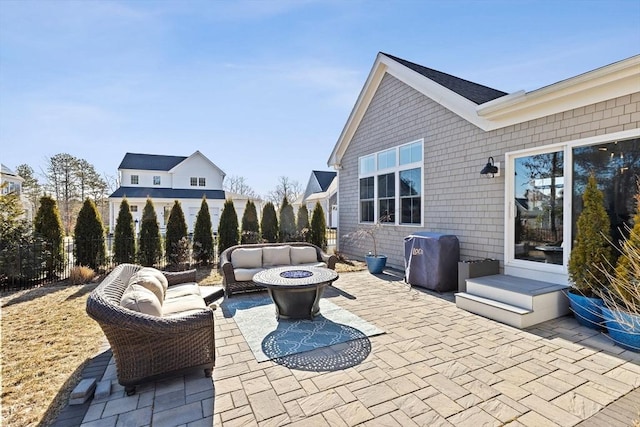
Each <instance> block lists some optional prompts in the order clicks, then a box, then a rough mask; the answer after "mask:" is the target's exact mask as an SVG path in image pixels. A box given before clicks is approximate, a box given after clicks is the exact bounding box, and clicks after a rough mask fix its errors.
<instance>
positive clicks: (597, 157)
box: [328, 53, 640, 325]
mask: <svg viewBox="0 0 640 427" xmlns="http://www.w3.org/2000/svg"><path fill="white" fill-rule="evenodd" d="M487 163H492V164H493V166H496V167H497V173H488V174H483V175H481V173H480V172H481V170H483V169H484V167H485V166H486V165H487ZM328 165H329V166H332V167H334V169H335V170H336V171H337V173H338V204H339V206H340V209H339V220H338V224H339V225H338V235H339V236H340V241H339V247H338V249H339V250H340V251H341V252H343V253H345V254H347V255H351V256H355V257H360V258H362V257H363V256H364V254H365V253H366V252H367V251H369V250H370V249H371V248H370V244H367V243H366V242H361V241H360V242H356V241H353V240H349V239H344V238H343V236H345V235H347V234H349V233H351V232H353V231H354V230H356V229H357V228H359V227H362V226H369V225H371V224H374V223H376V222H378V221H382V223H383V225H382V227H381V230H380V233H379V236H378V239H377V240H378V241H377V243H378V252H380V253H384V254H386V255H387V256H388V257H389V258H388V264H390V265H391V266H393V267H397V268H400V269H404V262H405V260H404V245H403V239H404V237H405V236H407V235H411V234H414V233H415V232H421V231H427V232H436V233H443V234H448V235H455V236H457V238H458V240H459V242H460V258H461V259H463V260H470V259H483V258H492V259H497V260H499V262H500V269H501V272H502V273H504V275H503V276H501V277H502V278H503V279H501V280H503V281H504V282H506V285H505V286H507V287H508V286H512V287H516V288H518V287H520V288H522V285H521V284H522V283H523V282H521V281H519V280H517V279H522V278H524V279H527V280H529V281H530V280H532V279H536V280H538V281H543V282H544V283H547V284H552V285H558V286H566V285H567V284H568V272H567V264H568V260H569V254H570V252H571V247H572V242H573V241H574V240H575V233H576V222H577V217H578V215H579V214H580V212H581V210H582V198H581V196H582V193H583V190H584V188H585V185H586V181H587V178H588V176H589V174H590V173H592V172H593V173H594V174H595V175H596V179H597V181H598V186H599V188H600V189H601V190H602V191H603V192H604V195H605V204H606V209H607V211H608V213H609V216H610V218H611V223H612V230H611V231H612V234H613V236H614V238H615V237H617V236H619V234H618V230H620V229H623V227H622V226H623V225H624V224H629V223H630V220H631V218H632V215H633V206H634V205H633V196H634V194H635V191H636V184H635V182H636V180H637V179H638V178H639V177H640V55H638V56H634V57H631V58H628V59H625V60H622V61H619V62H616V63H613V64H610V65H606V66H604V67H602V68H598V69H596V70H593V71H589V72H586V73H584V74H581V75H578V76H575V77H571V78H568V79H566V80H563V81H560V82H558V83H554V84H552V85H549V86H546V87H543V88H540V89H537V90H534V91H531V92H525V91H519V92H515V93H510V94H508V93H506V92H503V91H500V90H496V89H493V88H489V87H486V86H483V85H480V84H477V83H473V82H470V81H467V80H464V79H461V78H458V77H455V76H451V75H449V74H446V73H442V72H440V71H436V70H433V69H430V68H427V67H424V66H421V65H418V64H415V63H413V62H410V61H407V60H404V59H401V58H398V57H395V56H393V55H389V54H385V53H379V54H378V55H377V57H376V59H375V62H374V64H373V67H372V69H371V71H370V73H369V76H368V78H367V80H366V82H365V84H364V87H363V89H362V91H361V92H360V95H359V97H358V99H357V101H356V104H355V106H354V108H353V110H352V111H351V114H350V115H349V117H348V119H347V122H346V124H345V126H344V128H343V130H342V133H341V135H340V137H339V139H338V141H337V143H336V144H335V147H334V149H333V151H332V153H331V156H330V158H329V160H328ZM514 278H515V279H514ZM494 290H495V289H489V292H488V293H487V294H484V295H479V294H478V295H475V297H476V298H475V299H476V301H479V300H481V299H483V300H492V299H495V300H496V301H497V302H498V303H500V302H501V301H500V299H499V298H498V297H496V295H495V293H494V294H492V292H493V291H494ZM516 291H522V292H524V293H526V291H524V290H523V289H516ZM529 296H531V295H529ZM472 297H474V296H473V295H472ZM502 303H504V304H503V306H502V308H501V309H502V310H503V311H505V310H506V309H505V308H504V307H506V306H514V305H519V303H518V304H515V303H512V302H511V303H509V302H505V301H502ZM487 304H489V305H490V304H491V303H490V302H489V303H487ZM494 305H495V306H499V305H500V304H494ZM524 305H525V304H524V303H522V305H521V306H520V307H519V309H522V306H524ZM547 307H548V306H545V309H546V308H547ZM516 308H518V307H516ZM531 310H533V309H531V308H526V310H524V312H526V313H528V312H529V311H531ZM481 311H482V310H481V309H478V310H477V311H476V312H479V313H480V312H481ZM520 311H522V310H520ZM561 312H562V310H559V311H557V312H556V314H562V313H561ZM526 313H525V314H524V315H523V316H527V315H528V314H526ZM481 314H485V313H484V312H482V313H481ZM485 315H486V314H485ZM501 320H503V319H501ZM503 321H504V320H503ZM535 321H538V320H535ZM525 323H528V324H531V323H530V322H529V321H526V322H525ZM512 324H514V325H516V324H518V323H517V322H513V323H512ZM522 324H523V323H520V324H519V325H522Z"/></svg>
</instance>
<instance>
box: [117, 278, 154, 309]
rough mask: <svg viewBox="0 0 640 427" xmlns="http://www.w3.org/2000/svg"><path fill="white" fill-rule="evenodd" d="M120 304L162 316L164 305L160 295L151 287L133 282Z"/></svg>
mask: <svg viewBox="0 0 640 427" xmlns="http://www.w3.org/2000/svg"><path fill="white" fill-rule="evenodd" d="M120 305H121V306H123V307H124V308H128V309H129V310H133V311H137V312H138V313H144V314H149V315H151V316H162V306H161V305H160V301H158V297H156V295H155V294H154V293H153V292H151V291H150V290H149V289H147V288H145V287H143V286H140V285H136V284H133V285H131V286H129V287H127V289H126V290H125V292H124V294H122V298H121V299H120Z"/></svg>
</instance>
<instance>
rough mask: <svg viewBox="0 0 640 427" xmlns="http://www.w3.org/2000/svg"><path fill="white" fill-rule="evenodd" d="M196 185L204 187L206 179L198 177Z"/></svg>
mask: <svg viewBox="0 0 640 427" xmlns="http://www.w3.org/2000/svg"><path fill="white" fill-rule="evenodd" d="M198 185H199V186H200V187H204V186H206V185H207V184H206V180H205V178H199V179H198Z"/></svg>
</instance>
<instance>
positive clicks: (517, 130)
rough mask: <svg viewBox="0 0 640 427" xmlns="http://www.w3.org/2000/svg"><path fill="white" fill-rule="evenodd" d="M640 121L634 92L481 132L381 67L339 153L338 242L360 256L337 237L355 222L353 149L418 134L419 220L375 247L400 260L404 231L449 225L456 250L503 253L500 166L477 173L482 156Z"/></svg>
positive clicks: (467, 254) (361, 249)
mask: <svg viewBox="0 0 640 427" xmlns="http://www.w3.org/2000/svg"><path fill="white" fill-rule="evenodd" d="M639 127H640V93H635V94H633V95H630V96H623V97H620V98H616V99H611V100H609V101H605V102H600V103H597V104H594V105H589V106H587V107H583V108H577V109H574V110H570V111H566V112H563V113H558V114H554V115H551V116H547V117H543V118H540V119H536V120H532V121H529V122H524V123H519V124H516V125H512V126H509V127H506V128H502V129H497V130H494V131H490V132H484V131H482V130H481V129H479V128H477V127H475V126H474V125H472V124H471V123H469V122H467V121H465V120H464V119H462V118H460V117H459V116H457V115H456V114H454V113H452V112H451V111H449V110H447V109H445V108H444V107H442V106H441V105H439V104H437V103H435V102H434V101H432V100H431V99H429V98H428V97H426V96H425V95H423V94H421V93H419V92H418V91H416V90H414V89H413V88H411V87H410V86H407V85H405V84H404V83H402V82H400V81H399V80H397V79H395V78H394V77H392V76H390V75H388V74H387V75H385V76H384V78H383V80H382V82H381V84H380V86H379V88H378V90H377V92H376V94H375V95H374V97H373V99H372V101H371V104H370V106H369V108H368V110H367V111H366V113H365V115H364V117H363V119H362V121H361V123H360V125H359V127H358V129H357V130H356V132H355V134H354V136H353V138H352V140H351V143H350V144H349V146H348V148H347V150H346V152H345V154H344V157H343V158H342V170H341V171H340V177H339V190H338V194H339V206H340V209H339V216H340V219H339V224H340V230H339V234H340V236H341V238H340V246H339V247H340V250H341V251H342V252H344V253H346V254H348V255H350V256H354V257H356V258H362V257H363V256H364V254H365V253H366V252H367V251H368V250H370V249H371V245H370V242H363V243H360V244H359V245H360V246H358V245H356V244H355V243H354V242H352V241H349V240H348V239H344V238H342V236H344V235H345V234H347V233H349V232H352V231H353V230H354V229H355V228H356V227H357V226H358V224H357V223H358V157H359V156H362V155H366V154H370V153H373V152H376V151H380V150H384V149H386V148H389V147H393V146H396V145H399V144H404V143H407V142H411V141H415V140H417V139H420V138H424V162H425V166H424V176H425V181H424V200H423V212H422V215H423V219H424V227H421V228H420V227H408V226H385V227H383V229H382V231H381V233H380V237H379V238H378V247H379V248H378V251H379V252H380V253H384V254H386V255H388V256H389V260H388V263H389V264H390V265H392V266H395V267H400V268H404V249H403V238H404V237H405V236H407V235H409V234H411V233H413V232H415V231H434V232H441V233H448V234H449V233H450V234H454V235H456V236H458V239H459V240H460V249H461V254H460V255H461V258H485V257H488V258H495V259H500V260H503V258H504V254H503V252H504V186H505V176H504V173H503V174H502V175H501V176H499V177H496V178H493V179H489V178H485V177H481V176H480V169H481V168H482V166H483V165H484V164H485V163H486V161H487V157H489V156H493V158H494V159H495V161H496V162H500V163H501V165H502V167H504V160H505V159H504V153H505V152H508V151H516V150H521V149H528V148H535V147H540V146H543V145H548V144H552V143H558V142H564V141H571V140H576V139H581V138H587V137H590V136H595V135H602V134H608V133H613V132H618V131H623V130H629V129H636V128H639Z"/></svg>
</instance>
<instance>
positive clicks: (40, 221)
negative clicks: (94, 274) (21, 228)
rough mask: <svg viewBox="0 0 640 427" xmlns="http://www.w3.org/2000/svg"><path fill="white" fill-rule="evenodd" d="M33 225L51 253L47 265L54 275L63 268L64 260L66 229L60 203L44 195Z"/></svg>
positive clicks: (36, 233)
mask: <svg viewBox="0 0 640 427" xmlns="http://www.w3.org/2000/svg"><path fill="white" fill-rule="evenodd" d="M33 226H34V231H35V235H36V237H38V238H40V239H42V241H43V242H44V244H45V246H46V248H47V252H48V253H49V254H50V255H49V256H47V261H46V266H47V273H48V274H49V275H53V274H54V273H55V272H56V271H59V270H60V269H61V268H62V264H63V262H64V253H63V248H62V246H63V242H64V230H63V226H62V217H61V216H60V211H59V210H58V205H57V203H56V201H55V200H54V199H53V198H52V197H50V196H44V197H42V198H41V199H40V207H39V208H38V212H37V213H36V218H35V220H34V225H33Z"/></svg>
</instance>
